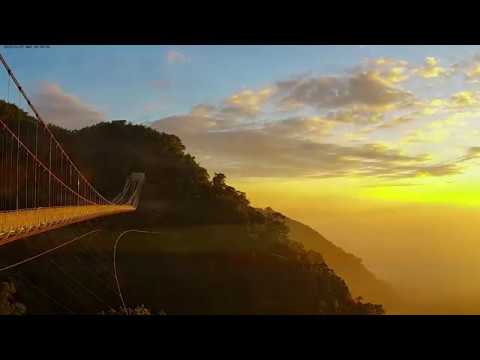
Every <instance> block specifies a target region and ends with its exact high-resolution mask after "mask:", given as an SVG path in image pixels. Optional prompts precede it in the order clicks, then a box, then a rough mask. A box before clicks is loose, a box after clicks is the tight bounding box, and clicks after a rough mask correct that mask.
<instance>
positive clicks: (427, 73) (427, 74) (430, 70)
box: [415, 56, 451, 79]
mask: <svg viewBox="0 0 480 360" xmlns="http://www.w3.org/2000/svg"><path fill="white" fill-rule="evenodd" d="M415 73H416V74H417V75H418V76H420V77H422V78H424V79H433V78H438V77H445V76H449V75H451V71H450V70H449V69H447V68H444V67H442V66H440V65H439V62H438V60H437V59H436V58H434V57H433V56H428V57H427V58H425V64H424V65H423V66H421V67H419V68H417V69H416V70H415Z"/></svg>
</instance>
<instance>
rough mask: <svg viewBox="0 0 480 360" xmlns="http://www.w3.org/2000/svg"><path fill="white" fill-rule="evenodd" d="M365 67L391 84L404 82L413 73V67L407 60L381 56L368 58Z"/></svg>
mask: <svg viewBox="0 0 480 360" xmlns="http://www.w3.org/2000/svg"><path fill="white" fill-rule="evenodd" d="M364 67H365V68H366V69H367V70H369V71H371V72H372V73H373V74H375V76H376V77H377V78H379V79H381V80H382V81H384V82H386V83H387V84H389V85H395V84H399V83H402V82H404V81H406V80H408V79H409V78H410V75H411V68H410V66H409V64H408V62H407V61H405V60H396V59H392V58H379V59H374V60H368V61H367V62H366V65H365V66H364Z"/></svg>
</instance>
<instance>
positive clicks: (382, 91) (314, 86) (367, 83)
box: [276, 70, 414, 122]
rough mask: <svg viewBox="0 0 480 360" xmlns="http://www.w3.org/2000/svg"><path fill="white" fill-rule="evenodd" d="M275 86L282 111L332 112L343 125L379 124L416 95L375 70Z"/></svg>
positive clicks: (314, 78) (290, 81) (291, 81)
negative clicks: (386, 114)
mask: <svg viewBox="0 0 480 360" xmlns="http://www.w3.org/2000/svg"><path fill="white" fill-rule="evenodd" d="M276 86H277V93H276V95H277V97H280V100H279V103H280V106H281V107H282V106H283V107H291V108H301V107H306V106H307V107H310V108H313V109H315V110H319V111H330V112H331V115H330V116H331V118H332V120H337V121H340V122H355V121H357V120H361V121H363V122H365V121H366V122H369V121H371V119H372V118H377V120H378V119H380V118H381V117H382V116H383V114H384V113H385V112H387V111H391V110H394V109H396V108H399V107H402V106H408V105H409V104H411V103H412V102H413V100H414V96H413V94H411V93H409V92H407V91H405V90H402V89H400V88H397V87H394V86H392V85H391V83H390V82H387V81H385V80H384V79H382V77H381V76H380V75H379V74H378V73H377V72H376V71H373V70H370V71H362V72H355V73H354V74H348V75H344V76H319V77H309V78H301V79H295V80H287V81H280V82H277V84H276ZM337 111H338V112H337ZM336 112H337V113H336ZM335 113H336V114H335ZM348 115H349V116H348ZM364 115H366V117H367V118H369V119H370V120H368V119H367V120H365V116H364ZM362 119H363V120H362Z"/></svg>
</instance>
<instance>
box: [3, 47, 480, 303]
mask: <svg viewBox="0 0 480 360" xmlns="http://www.w3.org/2000/svg"><path fill="white" fill-rule="evenodd" d="M2 53H3V54H4V55H5V57H6V58H7V61H8V62H9V63H10V65H11V66H12V67H13V69H14V71H15V73H16V75H17V77H18V79H19V80H20V82H21V83H22V84H23V85H24V87H25V89H26V90H27V92H28V93H29V94H30V95H31V97H32V99H33V103H34V104H36V106H37V107H38V109H39V111H40V113H41V114H43V117H44V118H45V119H46V120H47V121H50V122H52V123H55V124H57V125H61V126H64V127H68V128H72V129H74V128H80V127H83V126H88V125H91V124H94V123H97V122H100V121H106V120H118V119H125V120H128V121H131V122H134V123H143V124H146V125H148V126H152V127H153V128H155V129H157V130H159V131H165V132H168V133H173V134H176V135H178V136H179V137H180V138H181V139H182V141H183V142H184V144H185V145H186V147H187V151H188V152H190V153H192V154H193V155H194V156H195V157H196V158H197V160H198V161H199V162H200V164H201V165H202V166H204V167H206V168H207V169H208V171H209V173H210V174H213V173H214V172H223V173H225V174H226V175H227V179H228V181H229V182H230V183H231V184H233V185H234V186H235V187H237V188H238V189H240V190H242V191H245V192H246V193H247V195H248V197H249V199H250V200H251V202H252V204H253V205H255V206H261V207H265V206H271V207H273V208H275V209H276V210H278V211H281V212H283V213H285V214H286V215H288V216H291V217H294V218H296V219H298V220H300V221H303V222H305V223H307V224H309V225H310V226H312V227H314V228H315V229H317V230H318V231H319V232H321V233H322V234H323V235H324V236H326V237H327V238H328V239H330V240H331V241H333V242H334V243H336V244H338V245H340V246H342V247H343V248H345V249H346V250H347V251H349V252H352V253H355V254H356V255H358V256H360V257H361V258H363V260H364V262H365V263H366V264H367V266H368V267H369V268H371V269H373V270H374V271H375V273H376V274H378V275H379V276H380V277H383V278H385V279H387V280H389V281H392V282H394V283H395V284H398V286H403V287H413V288H415V289H416V290H417V291H420V290H421V289H425V288H426V287H432V288H433V287H435V288H436V289H437V291H440V290H439V289H443V290H442V291H444V293H445V294H449V296H450V295H451V293H452V291H450V293H448V291H449V289H450V290H452V289H457V290H456V293H457V294H458V293H460V292H464V293H469V292H475V294H476V295H475V296H478V298H479V299H480V281H477V282H474V281H472V279H473V280H475V276H477V275H475V274H480V265H478V264H477V262H478V257H479V256H480V243H479V242H478V241H477V239H478V238H479V236H478V235H479V232H478V230H477V229H476V227H475V226H474V224H476V222H477V221H478V220H479V216H478V210H479V207H480V190H479V189H478V188H477V183H478V181H479V180H480V142H479V140H480V121H479V116H480V47H478V46H455V45H453V46H418V45H417V46H396V45H395V46H393V45H392V46H378V45H376V46H371V45H355V46H260V45H258V46H201V45H196V46H52V47H50V48H45V49H25V48H16V49H12V48H4V49H2ZM2 76H3V77H4V78H5V74H2ZM3 84H6V80H4V81H3ZM2 94H3V95H2ZM5 94H6V88H5V85H2V83H0V96H2V97H3V98H5V96H6V95H5ZM405 264H408V266H406V265H405ZM406 274H410V275H412V276H409V277H408V278H410V279H412V277H413V280H409V282H408V283H406V282H405V280H404V279H406V278H407V277H406V276H405V275H406ZM440 274H441V275H440ZM459 274H461V275H462V276H460V275H459ZM467 274H468V276H467ZM472 274H473V275H472ZM472 276H473V278H472ZM477 277H478V276H477ZM459 279H461V280H459ZM479 280H480V279H479ZM476 284H479V285H476ZM459 288H461V289H462V290H461V291H460V290H458V289H459ZM419 289H420V290H419ZM445 296H447V295H445Z"/></svg>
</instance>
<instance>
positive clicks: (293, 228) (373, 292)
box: [285, 217, 398, 309]
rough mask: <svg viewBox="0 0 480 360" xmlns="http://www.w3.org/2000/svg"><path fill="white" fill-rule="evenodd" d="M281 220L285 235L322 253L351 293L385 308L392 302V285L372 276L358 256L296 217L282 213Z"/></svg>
mask: <svg viewBox="0 0 480 360" xmlns="http://www.w3.org/2000/svg"><path fill="white" fill-rule="evenodd" d="M285 224H286V225H287V226H288V228H289V230H290V232H289V236H290V238H291V239H292V240H294V241H298V242H300V243H302V244H303V245H304V246H305V248H307V249H312V250H315V251H318V252H319V253H321V254H322V256H323V258H324V259H325V262H326V263H327V264H328V266H330V267H331V268H332V269H333V270H334V271H335V272H336V273H337V274H338V275H339V276H341V277H342V278H343V279H344V280H345V282H346V283H347V285H348V287H349V288H350V291H351V292H352V295H353V296H355V297H357V296H361V297H363V298H364V299H366V300H367V301H373V302H380V303H382V304H384V305H385V306H386V307H387V309H388V308H389V307H391V306H392V305H393V304H394V303H395V302H396V300H397V298H398V296H397V294H395V292H394V290H393V288H392V287H391V286H390V285H389V284H388V283H387V282H385V281H383V280H380V279H378V278H376V277H375V275H374V274H373V273H372V272H370V271H369V270H368V269H367V268H366V267H365V265H364V264H363V263H362V260H361V259H360V258H358V257H356V256H355V255H353V254H349V253H347V252H346V251H344V250H343V249H341V248H340V247H338V246H336V245H335V244H333V243H332V242H330V241H328V240H327V239H325V238H324V237H323V236H322V235H321V234H319V233H318V232H317V231H315V230H314V229H312V228H311V227H309V226H307V225H305V224H302V223H301V222H299V221H296V220H293V219H290V218H288V217H285Z"/></svg>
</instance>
